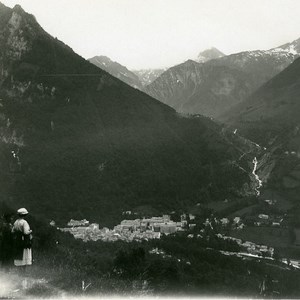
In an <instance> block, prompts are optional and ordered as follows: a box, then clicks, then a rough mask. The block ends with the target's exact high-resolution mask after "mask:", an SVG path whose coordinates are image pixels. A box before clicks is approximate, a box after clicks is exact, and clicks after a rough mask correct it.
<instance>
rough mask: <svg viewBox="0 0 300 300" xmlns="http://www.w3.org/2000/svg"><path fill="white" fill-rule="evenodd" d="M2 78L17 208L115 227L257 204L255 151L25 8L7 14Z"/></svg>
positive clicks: (2, 117)
mask: <svg viewBox="0 0 300 300" xmlns="http://www.w3.org/2000/svg"><path fill="white" fill-rule="evenodd" d="M106 61H107V63H108V62H109V61H108V60H106ZM113 65H114V66H116V65H115V64H113ZM117 67H119V66H118V65H117ZM0 70H1V72H0V86H1V89H0V99H1V100H0V145H1V147H0V166H1V168H0V191H1V193H0V200H1V201H9V204H10V205H11V206H14V207H16V206H20V205H21V206H25V207H26V208H27V209H29V210H30V211H31V212H32V213H33V214H35V215H36V216H41V217H43V218H44V219H45V220H51V219H54V220H55V221H57V222H65V221H67V220H69V219H70V218H74V219H82V218H88V219H89V220H91V221H96V222H98V223H100V225H102V226H103V225H106V226H112V225H114V224H116V222H119V221H120V220H121V218H122V212H123V211H124V210H134V209H138V208H141V207H143V208H144V210H145V214H147V213H148V214H153V211H155V212H156V213H163V212H170V211H173V210H175V209H176V210H180V209H185V208H187V207H190V206H193V205H196V203H199V202H203V201H214V200H216V199H218V200H219V199H224V198H227V199H230V198H236V197H242V196H247V195H248V196H249V195H255V188H256V181H255V178H254V176H253V174H252V168H253V166H252V164H251V161H252V159H253V156H254V155H255V149H256V147H255V146H254V145H253V143H251V142H248V141H245V140H244V139H242V138H239V137H237V136H235V135H233V134H229V135H227V134H226V132H224V131H223V129H222V128H221V127H220V126H219V125H217V124H215V123H214V122H212V121H211V120H209V119H208V118H204V117H200V116H196V117H191V118H187V117H183V116H181V115H178V114H177V113H176V112H175V111H174V110H173V109H172V108H170V107H168V106H167V105H165V104H163V103H161V102H159V101H157V100H155V99H153V98H151V97H150V96H148V95H146V94H145V93H142V92H140V91H139V90H137V89H134V88H132V87H130V86H128V85H127V84H125V83H123V82H122V81H120V80H119V79H117V78H115V77H113V76H111V75H110V74H109V73H107V72H106V71H104V70H102V69H100V68H98V67H96V66H94V65H93V64H91V63H90V62H88V61H86V60H85V59H83V58H82V57H80V56H79V55H77V54H76V53H75V52H74V51H73V50H72V49H71V48H70V47H68V46H67V45H65V44H64V43H63V42H61V41H59V40H57V39H55V38H53V37H52V36H50V35H49V34H48V33H46V32H45V31H44V30H43V29H42V28H41V27H40V25H39V24H38V23H37V22H36V19H35V18H34V16H32V15H29V14H27V13H26V12H24V11H23V9H22V8H21V7H20V6H15V7H14V8H13V9H10V8H7V7H6V6H4V5H2V4H0ZM125 71H126V70H124V72H125ZM251 151H252V152H251ZM253 151H254V152H253ZM250 152H251V153H250ZM247 153H250V154H249V155H248V154H247ZM241 156H242V157H243V159H240V157H241ZM249 162H250V163H249Z"/></svg>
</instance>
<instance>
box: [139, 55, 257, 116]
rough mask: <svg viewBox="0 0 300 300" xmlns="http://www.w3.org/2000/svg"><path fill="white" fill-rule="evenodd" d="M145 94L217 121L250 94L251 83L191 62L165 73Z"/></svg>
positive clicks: (235, 72)
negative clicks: (219, 116)
mask: <svg viewBox="0 0 300 300" xmlns="http://www.w3.org/2000/svg"><path fill="white" fill-rule="evenodd" d="M144 90H145V92H146V93H148V94H149V95H151V96H152V97H154V98H156V99H158V100H161V101H162V102H163V103H165V104H167V105H170V106H171V107H173V108H175V109H176V110H177V111H179V112H183V113H201V114H203V115H205V116H209V117H213V118H217V117H218V115H220V114H222V113H223V112H224V111H226V110H227V109H229V108H230V107H232V106H234V105H235V104H237V103H239V102H240V101H242V100H243V99H244V97H246V96H247V95H249V94H250V92H251V82H249V81H248V76H246V74H244V73H243V72H241V71H239V70H237V69H234V68H230V67H227V66H212V65H209V64H202V63H197V62H195V61H192V60H188V61H186V62H185V63H183V64H180V65H178V66H175V67H172V68H170V69H169V70H167V71H166V72H164V73H163V74H162V75H161V76H160V77H159V78H158V79H156V80H155V81H154V82H153V83H152V84H150V85H148V86H146V87H145V88H144Z"/></svg>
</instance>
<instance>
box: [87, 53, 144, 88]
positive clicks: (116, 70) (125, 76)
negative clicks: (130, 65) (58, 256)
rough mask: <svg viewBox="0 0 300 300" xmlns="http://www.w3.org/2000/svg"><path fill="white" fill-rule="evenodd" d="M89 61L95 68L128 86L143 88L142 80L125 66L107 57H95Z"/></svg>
mask: <svg viewBox="0 0 300 300" xmlns="http://www.w3.org/2000/svg"><path fill="white" fill-rule="evenodd" d="M88 60H89V61H90V62H91V63H92V64H94V65H95V66H97V67H99V68H101V69H103V70H105V71H107V72H108V73H109V74H111V75H113V76H114V77H116V78H118V79H120V80H122V81H124V82H125V83H127V84H128V85H130V86H132V87H134V88H139V89H140V88H141V87H142V84H141V81H140V78H139V77H138V76H137V75H136V74H134V73H133V72H131V71H129V70H128V69H127V68H126V67H124V66H123V65H121V64H119V63H117V62H114V61H112V60H111V59H110V58H108V57H107V56H95V57H93V58H90V59H88Z"/></svg>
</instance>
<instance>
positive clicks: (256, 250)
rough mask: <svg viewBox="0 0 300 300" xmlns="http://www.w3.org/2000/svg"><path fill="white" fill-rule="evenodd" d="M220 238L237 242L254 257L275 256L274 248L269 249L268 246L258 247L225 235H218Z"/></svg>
mask: <svg viewBox="0 0 300 300" xmlns="http://www.w3.org/2000/svg"><path fill="white" fill-rule="evenodd" d="M217 237H218V238H221V239H223V240H231V241H234V242H236V243H237V244H238V245H239V246H241V247H242V248H243V249H244V250H245V251H246V252H247V253H250V254H252V255H258V256H268V257H273V255H274V248H272V247H268V246H266V245H258V244H255V243H253V242H249V241H245V242H243V241H242V240H241V239H236V238H233V237H230V236H226V235H223V234H220V233H218V234H217Z"/></svg>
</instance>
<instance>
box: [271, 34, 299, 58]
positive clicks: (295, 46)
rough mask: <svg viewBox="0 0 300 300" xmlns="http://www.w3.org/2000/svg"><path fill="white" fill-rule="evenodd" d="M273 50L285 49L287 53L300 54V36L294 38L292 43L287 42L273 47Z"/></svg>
mask: <svg viewBox="0 0 300 300" xmlns="http://www.w3.org/2000/svg"><path fill="white" fill-rule="evenodd" d="M272 50H273V51H285V52H287V53H292V54H295V55H299V54H300V38H299V39H297V40H294V41H293V42H291V43H286V44H284V45H281V46H279V47H277V48H273V49H272Z"/></svg>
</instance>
